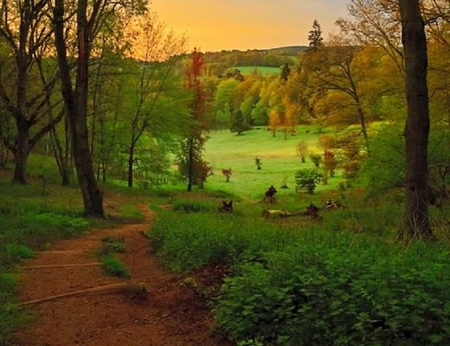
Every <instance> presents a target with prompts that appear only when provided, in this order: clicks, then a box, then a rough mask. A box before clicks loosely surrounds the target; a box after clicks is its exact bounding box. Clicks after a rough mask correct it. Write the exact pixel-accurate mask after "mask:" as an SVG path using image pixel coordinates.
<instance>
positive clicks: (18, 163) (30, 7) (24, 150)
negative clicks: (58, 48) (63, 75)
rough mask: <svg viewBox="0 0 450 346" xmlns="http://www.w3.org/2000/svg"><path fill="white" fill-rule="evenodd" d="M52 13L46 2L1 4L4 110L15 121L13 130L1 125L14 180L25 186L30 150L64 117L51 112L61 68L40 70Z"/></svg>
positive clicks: (0, 71) (0, 90) (26, 0)
mask: <svg viewBox="0 0 450 346" xmlns="http://www.w3.org/2000/svg"><path fill="white" fill-rule="evenodd" d="M48 11H49V2H47V1H39V2H35V1H31V0H20V1H6V0H2V1H1V2H0V44H1V45H2V48H3V49H2V50H3V51H4V52H5V53H6V56H4V57H1V59H2V62H1V68H0V99H1V102H2V104H3V105H4V107H5V112H4V113H3V114H4V115H6V116H8V117H11V118H12V119H14V122H15V132H14V133H9V134H6V133H2V132H3V131H4V130H5V128H4V127H2V126H0V137H1V138H2V140H3V144H4V145H5V146H6V147H7V148H8V149H9V150H10V151H11V152H12V153H13V155H14V161H15V168H14V177H13V181H14V182H18V183H21V184H26V165H27V160H28V156H29V154H30V152H31V150H32V149H33V148H34V147H35V145H36V144H37V142H38V141H39V140H41V139H42V138H43V137H44V136H45V135H46V134H47V133H48V132H49V131H51V129H52V128H53V127H54V126H55V124H57V123H58V122H59V121H60V120H61V119H62V115H63V114H62V113H60V115H59V116H57V117H49V116H48V110H49V109H50V110H51V109H52V108H53V107H55V102H51V96H52V91H53V89H54V87H55V84H56V80H57V79H56V73H55V72H56V70H55V69H54V68H53V69H52V68H48V69H46V71H45V73H44V72H43V71H42V69H41V70H40V72H42V73H41V74H39V66H42V65H40V64H39V62H40V63H42V59H43V58H44V57H45V56H46V55H47V56H48V54H49V49H48V47H49V45H50V43H49V41H50V40H51V35H52V27H51V25H49V23H48V20H47V13H48ZM2 55H3V54H2ZM31 81H32V83H31ZM47 106H48V107H47Z"/></svg>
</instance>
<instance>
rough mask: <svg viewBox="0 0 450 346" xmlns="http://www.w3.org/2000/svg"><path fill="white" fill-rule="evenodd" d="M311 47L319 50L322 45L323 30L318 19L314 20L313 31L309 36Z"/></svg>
mask: <svg viewBox="0 0 450 346" xmlns="http://www.w3.org/2000/svg"><path fill="white" fill-rule="evenodd" d="M308 41H309V47H310V48H311V49H317V48H319V47H320V46H321V45H322V41H323V38H322V28H321V26H320V24H319V22H318V20H317V19H314V22H313V26H312V30H311V31H310V32H309V34H308Z"/></svg>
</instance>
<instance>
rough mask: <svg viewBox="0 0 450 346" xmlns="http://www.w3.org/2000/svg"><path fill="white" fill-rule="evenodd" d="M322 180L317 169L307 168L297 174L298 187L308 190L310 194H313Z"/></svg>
mask: <svg viewBox="0 0 450 346" xmlns="http://www.w3.org/2000/svg"><path fill="white" fill-rule="evenodd" d="M321 180H322V174H321V173H320V172H319V171H318V170H317V169H315V168H305V169H301V170H299V171H297V172H296V173H295V182H296V184H297V186H300V187H302V188H306V189H307V190H308V193H310V194H313V193H314V191H315V190H316V186H317V184H318V183H319V182H320V181H321Z"/></svg>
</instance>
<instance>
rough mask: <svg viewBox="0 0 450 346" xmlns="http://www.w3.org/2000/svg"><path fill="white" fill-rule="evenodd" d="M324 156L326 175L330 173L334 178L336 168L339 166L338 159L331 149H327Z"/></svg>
mask: <svg viewBox="0 0 450 346" xmlns="http://www.w3.org/2000/svg"><path fill="white" fill-rule="evenodd" d="M323 157H324V159H323V166H324V171H325V175H326V176H328V174H330V177H331V178H333V177H334V175H335V169H336V166H337V161H336V158H335V157H334V153H333V152H331V151H330V150H327V151H325V153H324V155H323Z"/></svg>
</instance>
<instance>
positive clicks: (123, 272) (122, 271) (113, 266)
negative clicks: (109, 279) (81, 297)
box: [102, 255, 130, 278]
mask: <svg viewBox="0 0 450 346" xmlns="http://www.w3.org/2000/svg"><path fill="white" fill-rule="evenodd" d="M102 269H103V271H104V272H105V273H106V274H108V275H111V276H117V277H119V278H128V277H130V271H129V270H128V269H127V267H126V266H125V264H123V262H122V261H121V260H120V259H118V258H117V257H116V256H114V255H106V256H104V257H103V261H102Z"/></svg>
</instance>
